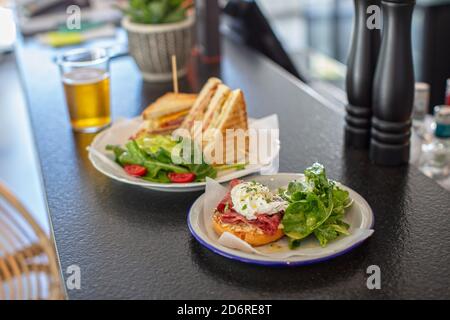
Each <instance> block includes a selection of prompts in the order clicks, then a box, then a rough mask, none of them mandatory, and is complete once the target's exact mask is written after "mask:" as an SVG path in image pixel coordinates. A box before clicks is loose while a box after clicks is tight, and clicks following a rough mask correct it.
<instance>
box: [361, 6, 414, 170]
mask: <svg viewBox="0 0 450 320" xmlns="http://www.w3.org/2000/svg"><path fill="white" fill-rule="evenodd" d="M414 5H415V0H383V1H382V10H383V35H382V40H381V48H380V55H379V58H378V63H377V68H376V71H375V79H374V84H373V100H372V108H373V117H372V138H371V141H370V159H371V160H372V162H374V163H375V164H380V165H391V166H397V165H401V164H405V163H407V162H408V161H409V149H410V137H411V113H412V108H413V102H414V67H413V57H412V46H411V20H412V13H413V10H414Z"/></svg>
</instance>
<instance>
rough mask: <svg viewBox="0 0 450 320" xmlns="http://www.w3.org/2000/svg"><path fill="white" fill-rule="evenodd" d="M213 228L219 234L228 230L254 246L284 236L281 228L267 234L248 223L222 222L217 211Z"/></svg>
mask: <svg viewBox="0 0 450 320" xmlns="http://www.w3.org/2000/svg"><path fill="white" fill-rule="evenodd" d="M213 229H214V231H215V232H216V233H217V234H218V235H219V236H220V235H222V233H224V232H229V233H231V234H234V235H235V236H236V237H238V238H240V239H242V240H244V241H245V242H247V243H248V244H250V245H252V246H254V247H257V246H263V245H265V244H268V243H271V242H274V241H277V240H278V239H281V238H282V237H283V236H284V233H283V230H282V229H278V230H277V231H276V232H275V233H274V234H267V233H264V232H262V231H261V229H259V228H258V227H256V226H253V225H251V224H248V223H238V224H229V223H222V222H221V221H220V218H219V214H218V213H215V214H214V215H213Z"/></svg>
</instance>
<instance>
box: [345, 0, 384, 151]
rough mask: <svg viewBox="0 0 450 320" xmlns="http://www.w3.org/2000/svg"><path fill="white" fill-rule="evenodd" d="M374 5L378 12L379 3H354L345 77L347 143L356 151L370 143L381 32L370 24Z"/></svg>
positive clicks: (360, 0)
mask: <svg viewBox="0 0 450 320" xmlns="http://www.w3.org/2000/svg"><path fill="white" fill-rule="evenodd" d="M374 5H376V6H378V8H379V7H380V0H354V6H355V20H354V23H353V36H352V44H351V48H350V53H349V57H348V63H347V66H348V67H347V77H346V89H347V97H348V102H349V104H348V105H347V107H346V110H347V116H346V117H345V121H346V125H345V143H346V145H347V146H351V147H354V148H368V147H369V143H370V126H371V125H370V123H371V117H372V89H373V87H372V85H373V77H374V74H375V68H376V65H377V60H378V52H379V49H380V41H381V40H380V37H381V36H380V30H379V29H377V28H376V27H375V26H374V25H369V24H368V18H369V16H370V14H371V13H370V12H371V10H370V8H369V7H370V6H374ZM368 9H369V10H368ZM368 11H369V12H368Z"/></svg>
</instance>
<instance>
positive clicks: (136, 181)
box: [88, 115, 280, 192]
mask: <svg viewBox="0 0 450 320" xmlns="http://www.w3.org/2000/svg"><path fill="white" fill-rule="evenodd" d="M141 124H142V120H141V118H140V117H136V118H132V119H123V120H119V121H117V122H116V123H114V124H113V125H112V126H111V127H110V128H108V129H106V130H104V131H102V132H100V133H99V134H98V135H97V136H96V137H95V138H94V140H93V141H92V143H91V145H90V146H89V147H88V152H89V154H88V157H89V160H90V161H91V163H92V165H93V166H94V167H95V168H96V169H97V170H98V171H100V172H101V173H103V174H104V175H106V176H108V177H110V178H112V179H114V180H117V181H120V182H123V183H127V184H132V185H137V186H141V187H144V188H148V189H153V190H158V191H166V192H190V191H198V190H204V189H205V185H206V182H190V183H157V182H150V181H146V180H143V179H140V178H135V177H132V176H129V175H127V174H126V173H125V172H124V170H123V168H121V167H120V166H119V165H118V164H117V163H115V162H114V161H113V157H114V156H113V154H112V152H108V151H106V150H105V147H106V145H108V144H112V145H124V144H125V143H126V142H127V140H128V138H129V137H130V136H132V135H133V134H134V133H136V132H137V131H138V128H139V127H140V125H141ZM266 125H267V127H266ZM249 127H250V128H261V127H262V128H264V129H278V117H277V116H276V115H271V116H268V117H266V118H263V119H257V120H255V119H249ZM273 150H275V151H274V154H273V155H271V161H272V163H276V161H275V160H276V159H277V157H278V154H279V151H280V143H279V141H278V140H277V141H276V145H275V148H273ZM269 167H270V166H269ZM261 170H271V169H267V167H263V166H261V165H247V166H246V168H245V169H244V170H238V171H232V172H230V173H228V174H224V175H222V176H219V177H217V178H216V180H217V181H218V182H220V183H222V182H227V181H230V180H232V179H236V178H240V177H244V176H247V175H249V174H253V173H257V172H260V171H261Z"/></svg>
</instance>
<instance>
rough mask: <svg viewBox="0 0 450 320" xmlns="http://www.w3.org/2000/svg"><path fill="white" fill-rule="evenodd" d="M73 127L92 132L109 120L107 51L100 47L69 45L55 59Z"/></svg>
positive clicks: (77, 129) (106, 124) (99, 128)
mask: <svg viewBox="0 0 450 320" xmlns="http://www.w3.org/2000/svg"><path fill="white" fill-rule="evenodd" d="M57 62H58V65H59V69H60V71H61V78H62V82H63V85H64V92H65V94H66V100H67V107H68V108H69V115H70V123H71V124H72V128H73V130H75V131H81V132H96V131H99V130H101V129H102V128H104V127H106V126H108V125H109V124H110V123H111V111H110V101H109V100H110V92H109V90H110V89H109V87H110V85H109V55H108V52H107V50H106V49H104V48H91V49H84V48H80V49H73V50H70V51H67V52H65V53H63V54H62V55H60V56H59V57H58V59H57Z"/></svg>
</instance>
